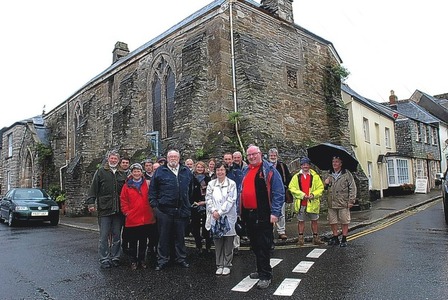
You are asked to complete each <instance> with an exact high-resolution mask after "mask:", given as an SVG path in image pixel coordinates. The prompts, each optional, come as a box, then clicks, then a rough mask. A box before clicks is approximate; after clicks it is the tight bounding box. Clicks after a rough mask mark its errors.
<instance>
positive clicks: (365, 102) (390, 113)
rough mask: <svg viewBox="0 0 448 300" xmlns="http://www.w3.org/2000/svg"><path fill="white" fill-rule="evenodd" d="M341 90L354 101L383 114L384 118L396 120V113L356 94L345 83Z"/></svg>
mask: <svg viewBox="0 0 448 300" xmlns="http://www.w3.org/2000/svg"><path fill="white" fill-rule="evenodd" d="M341 90H342V91H344V92H346V93H347V94H349V95H350V96H352V97H353V98H354V99H356V100H357V101H358V102H360V103H362V104H363V105H365V106H367V107H369V108H370V109H372V110H374V111H376V112H378V113H380V114H382V115H383V116H385V117H387V118H389V119H392V120H394V117H393V115H394V113H395V111H394V110H392V109H390V108H388V107H387V106H384V105H382V104H380V103H378V102H376V101H374V100H370V99H367V98H365V97H363V96H361V95H360V94H358V93H357V92H355V91H354V90H352V88H351V87H350V86H349V85H348V84H345V83H342V84H341Z"/></svg>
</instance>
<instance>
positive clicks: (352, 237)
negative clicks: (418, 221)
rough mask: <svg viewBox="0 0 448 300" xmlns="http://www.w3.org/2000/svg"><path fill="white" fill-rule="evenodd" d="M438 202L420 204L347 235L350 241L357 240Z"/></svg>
mask: <svg viewBox="0 0 448 300" xmlns="http://www.w3.org/2000/svg"><path fill="white" fill-rule="evenodd" d="M436 203H437V201H434V202H431V203H428V204H425V205H422V206H419V207H417V208H415V209H413V210H409V211H406V212H404V213H402V214H399V215H397V216H394V217H392V218H389V219H386V220H385V221H383V222H380V223H379V224H377V225H374V226H373V227H371V228H368V229H366V230H363V231H360V232H357V233H354V234H351V235H349V236H348V237H347V240H348V241H351V240H355V239H357V238H360V237H362V236H365V235H367V234H370V233H373V232H376V231H379V230H382V229H384V228H387V227H389V226H391V225H393V224H395V223H397V222H400V221H401V220H403V219H405V218H407V217H409V216H412V215H414V214H416V213H417V212H419V211H422V210H425V209H427V208H428V207H431V206H433V205H435V204H436Z"/></svg>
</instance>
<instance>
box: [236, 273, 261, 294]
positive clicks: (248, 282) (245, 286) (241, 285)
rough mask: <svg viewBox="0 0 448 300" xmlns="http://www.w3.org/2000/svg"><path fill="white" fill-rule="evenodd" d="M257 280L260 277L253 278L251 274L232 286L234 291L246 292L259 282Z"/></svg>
mask: <svg viewBox="0 0 448 300" xmlns="http://www.w3.org/2000/svg"><path fill="white" fill-rule="evenodd" d="M257 282H258V279H251V278H250V277H249V276H247V277H246V278H244V279H243V280H241V281H240V282H238V284H237V285H235V286H234V287H233V288H232V291H234V292H243V293H245V292H247V291H249V290H250V289H251V288H253V287H254V285H255V284H257Z"/></svg>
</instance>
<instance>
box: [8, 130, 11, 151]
mask: <svg viewBox="0 0 448 300" xmlns="http://www.w3.org/2000/svg"><path fill="white" fill-rule="evenodd" d="M8 157H12V133H10V134H8Z"/></svg>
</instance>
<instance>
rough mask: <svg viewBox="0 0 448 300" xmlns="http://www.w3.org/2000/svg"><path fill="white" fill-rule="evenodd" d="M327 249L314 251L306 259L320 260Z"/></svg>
mask: <svg viewBox="0 0 448 300" xmlns="http://www.w3.org/2000/svg"><path fill="white" fill-rule="evenodd" d="M325 251H327V249H317V248H316V249H314V250H313V251H311V252H310V253H309V254H308V255H307V256H306V257H308V258H319V257H320V256H321V255H322V254H323V253H324V252H325Z"/></svg>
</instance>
